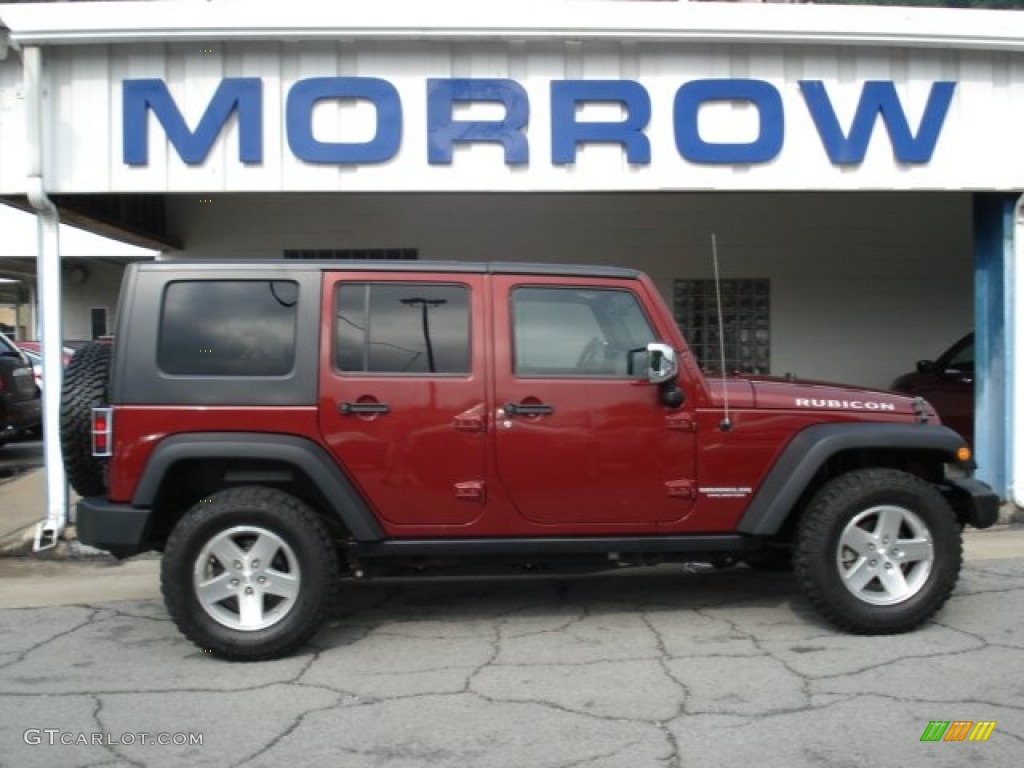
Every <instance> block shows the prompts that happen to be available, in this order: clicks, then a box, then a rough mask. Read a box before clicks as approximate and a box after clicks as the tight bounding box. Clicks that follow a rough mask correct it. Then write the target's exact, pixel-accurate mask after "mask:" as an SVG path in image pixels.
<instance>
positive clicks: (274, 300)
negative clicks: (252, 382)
mask: <svg viewBox="0 0 1024 768" xmlns="http://www.w3.org/2000/svg"><path fill="white" fill-rule="evenodd" d="M298 297H299V289H298V285H297V284H296V283H294V282H292V281H288V280H197V281H181V282H174V283H170V284H169V285H168V286H167V289H166V291H165V292H164V299H163V307H162V309H161V315H160V337H159V340H158V342H157V364H158V365H159V366H160V369H161V370H163V371H164V372H166V373H173V374H186V375H196V376H282V375H284V374H286V373H288V372H290V371H291V369H292V366H293V364H294V361H295V320H296V313H297V311H298Z"/></svg>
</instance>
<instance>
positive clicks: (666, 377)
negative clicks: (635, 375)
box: [647, 341, 679, 384]
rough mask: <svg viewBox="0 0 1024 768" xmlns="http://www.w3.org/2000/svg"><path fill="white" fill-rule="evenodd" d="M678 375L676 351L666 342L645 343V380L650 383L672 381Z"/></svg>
mask: <svg viewBox="0 0 1024 768" xmlns="http://www.w3.org/2000/svg"><path fill="white" fill-rule="evenodd" d="M678 375H679V361H678V360H677V359H676V351H675V350H674V349H672V347H670V346H669V345H668V344H662V343H660V342H657V341H652V342H651V343H650V344H648V345H647V380H648V381H649V382H651V384H663V383H665V382H666V381H673V380H674V379H675V378H676V377H677V376H678Z"/></svg>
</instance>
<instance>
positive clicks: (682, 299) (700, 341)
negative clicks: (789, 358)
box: [673, 278, 771, 373]
mask: <svg viewBox="0 0 1024 768" xmlns="http://www.w3.org/2000/svg"><path fill="white" fill-rule="evenodd" d="M769 282H770V281H769V280H767V279H760V278H758V279H747V280H722V281H721V290H722V324H723V328H724V330H725V366H724V368H725V370H726V371H728V372H734V371H735V372H740V373H768V372H769V371H770V370H771V290H770V284H769ZM673 306H674V310H675V317H676V322H677V323H678V324H679V328H680V330H682V332H683V336H684V337H686V340H687V342H689V345H690V349H691V350H692V351H693V354H694V356H695V357H696V358H697V362H698V363H699V364H700V366H701V368H702V369H703V370H705V371H707V372H718V371H720V370H722V367H723V366H722V362H721V359H720V358H721V352H720V351H719V349H720V347H719V341H718V308H717V301H716V297H715V281H714V280H682V279H681V280H676V281H675V282H674V284H673Z"/></svg>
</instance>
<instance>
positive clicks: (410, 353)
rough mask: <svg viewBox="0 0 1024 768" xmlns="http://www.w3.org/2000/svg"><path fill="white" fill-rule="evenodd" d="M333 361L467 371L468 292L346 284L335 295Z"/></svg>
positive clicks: (362, 366)
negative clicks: (335, 319)
mask: <svg viewBox="0 0 1024 768" xmlns="http://www.w3.org/2000/svg"><path fill="white" fill-rule="evenodd" d="M336 307H337V311H336V315H337V321H336V323H335V365H336V366H337V368H338V370H340V371H346V372H354V373H420V374H422V373H441V374H464V373H469V369H470V368H469V291H468V290H467V289H466V288H465V287H463V286H458V285H437V284H434V285H428V284H424V283H415V284H404V283H346V284H344V285H341V286H339V288H338V292H337V297H336Z"/></svg>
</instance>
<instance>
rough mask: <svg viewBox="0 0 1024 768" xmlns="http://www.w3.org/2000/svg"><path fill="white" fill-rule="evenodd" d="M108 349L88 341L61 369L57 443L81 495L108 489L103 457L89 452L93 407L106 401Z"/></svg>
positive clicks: (70, 476)
mask: <svg viewBox="0 0 1024 768" xmlns="http://www.w3.org/2000/svg"><path fill="white" fill-rule="evenodd" d="M110 351H111V345H110V344H104V343H99V342H96V343H93V344H89V345H87V346H85V347H82V348H81V349H79V350H78V351H77V352H75V355H74V357H72V358H71V362H70V363H68V367H67V368H66V369H65V370H64V389H63V391H62V393H61V406H60V444H61V450H62V451H63V453H64V469H65V471H66V472H67V475H68V482H70V483H71V487H72V488H74V489H75V492H76V493H78V494H79V495H80V496H102V495H103V494H104V493H106V491H107V483H106V477H105V475H106V472H105V464H106V460H105V459H101V458H98V457H96V456H93V455H92V409H93V408H97V407H102V406H105V405H106V404H107V378H108V376H109V373H110Z"/></svg>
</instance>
